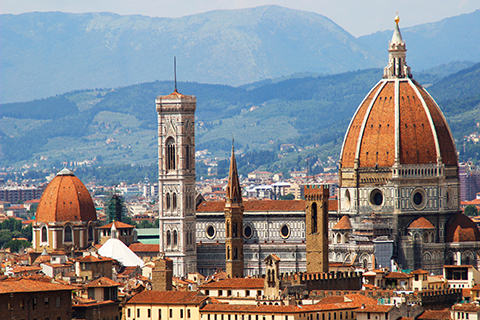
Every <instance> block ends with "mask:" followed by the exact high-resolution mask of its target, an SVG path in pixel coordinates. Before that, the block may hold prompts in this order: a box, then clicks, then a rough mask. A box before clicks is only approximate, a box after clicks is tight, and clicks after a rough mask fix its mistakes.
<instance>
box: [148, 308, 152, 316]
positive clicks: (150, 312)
mask: <svg viewBox="0 0 480 320" xmlns="http://www.w3.org/2000/svg"><path fill="white" fill-rule="evenodd" d="M151 316H152V310H151V309H147V317H148V318H150V317H151Z"/></svg>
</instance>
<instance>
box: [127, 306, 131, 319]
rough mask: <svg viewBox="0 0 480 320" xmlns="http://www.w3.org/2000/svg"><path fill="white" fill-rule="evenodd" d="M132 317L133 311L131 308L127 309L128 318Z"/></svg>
mask: <svg viewBox="0 0 480 320" xmlns="http://www.w3.org/2000/svg"><path fill="white" fill-rule="evenodd" d="M131 316H132V309H131V308H128V309H127V317H129V318H130V317H131Z"/></svg>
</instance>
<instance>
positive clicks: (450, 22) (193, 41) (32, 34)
mask: <svg viewBox="0 0 480 320" xmlns="http://www.w3.org/2000/svg"><path fill="white" fill-rule="evenodd" d="M392 27H393V21H392ZM0 30H2V32H0V43H1V44H2V48H1V55H0V67H1V70H2V72H1V75H0V83H1V85H0V103H6V102H18V101H29V100H33V99H39V98H46V97H49V96H53V95H56V94H61V93H63V92H67V91H71V90H78V89H87V88H115V87H119V86H128V85H132V84H136V83H143V82H151V81H155V80H168V79H172V78H173V71H172V69H173V66H172V64H173V63H172V60H173V56H174V55H176V56H177V64H178V70H177V71H178V72H177V73H178V79H180V80H185V81H194V82H199V83H215V84H227V85H232V86H238V85H242V84H250V83H253V82H255V81H262V80H265V79H269V78H278V77H282V76H285V75H290V74H294V73H297V74H298V73H300V74H306V73H316V74H336V73H342V72H346V71H352V70H360V69H365V68H380V67H383V66H384V65H385V64H386V63H387V56H386V50H387V45H388V41H389V40H390V38H391V35H392V31H385V32H379V33H375V34H372V35H369V36H364V37H361V38H358V39H356V38H354V37H353V36H352V35H350V34H349V33H348V32H346V31H345V30H343V29H342V28H341V27H340V26H338V25H336V24H335V23H334V22H333V21H331V20H329V19H328V18H326V17H324V16H321V15H318V14H315V13H311V12H304V11H298V10H292V9H287V8H283V7H279V6H263V7H257V8H250V9H241V10H218V11H212V12H207V13H202V14H197V15H192V16H187V17H182V18H176V19H170V18H151V17H146V16H139V15H130V16H120V15H116V14H111V13H85V14H71V13H61V12H45V13H40V12H36V13H25V14H20V15H11V14H4V15H0ZM402 32H403V36H404V38H405V40H406V42H407V48H408V49H409V51H408V63H409V64H410V65H411V66H412V67H413V68H414V70H416V72H418V71H419V70H425V69H429V68H432V67H435V66H438V65H440V64H445V63H449V62H451V61H467V60H468V61H475V62H478V61H480V42H479V41H477V40H478V39H480V11H476V12H474V13H471V14H466V15H461V16H457V17H452V18H448V19H444V20H442V21H439V22H436V23H431V24H425V25H419V26H415V27H412V28H406V29H402ZM434 80H438V79H434ZM433 82H434V81H429V82H428V83H433ZM262 83H263V82H260V84H262ZM263 84H264V83H263ZM257 85H258V84H255V85H254V86H257Z"/></svg>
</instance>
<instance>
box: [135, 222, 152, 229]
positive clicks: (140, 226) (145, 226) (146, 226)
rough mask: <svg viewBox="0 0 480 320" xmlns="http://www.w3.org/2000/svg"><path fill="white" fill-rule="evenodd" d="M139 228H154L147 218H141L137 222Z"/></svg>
mask: <svg viewBox="0 0 480 320" xmlns="http://www.w3.org/2000/svg"><path fill="white" fill-rule="evenodd" d="M138 228H139V229H147V228H154V226H153V224H151V223H150V221H148V220H142V221H140V223H139V224H138Z"/></svg>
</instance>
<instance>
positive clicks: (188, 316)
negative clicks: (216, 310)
mask: <svg viewBox="0 0 480 320" xmlns="http://www.w3.org/2000/svg"><path fill="white" fill-rule="evenodd" d="M191 316H192V312H191V311H190V309H187V318H190V317H191ZM222 320H223V315H222Z"/></svg>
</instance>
